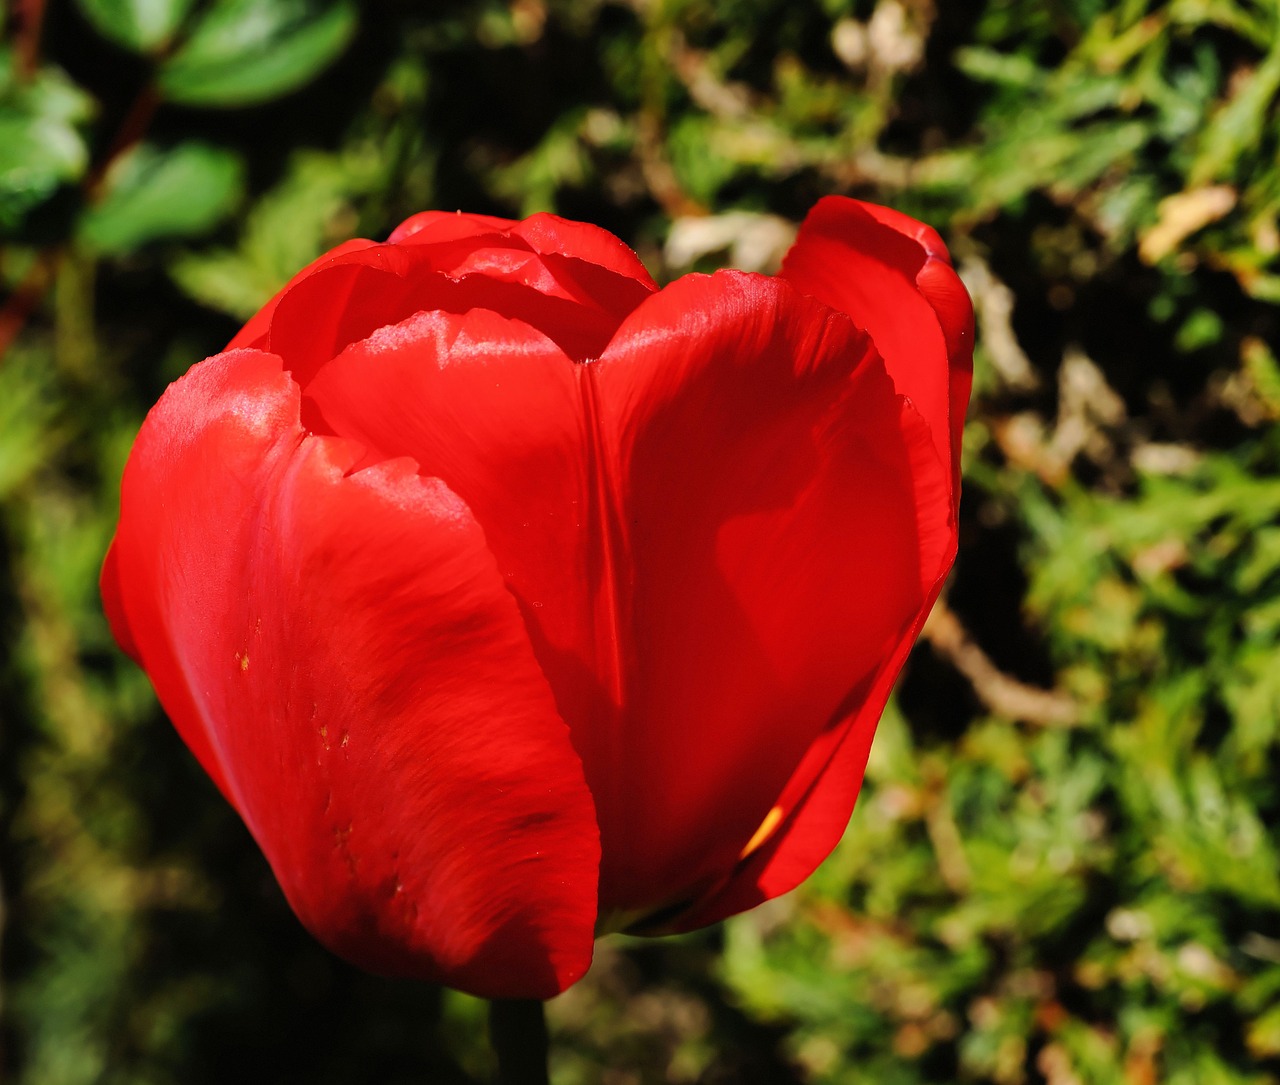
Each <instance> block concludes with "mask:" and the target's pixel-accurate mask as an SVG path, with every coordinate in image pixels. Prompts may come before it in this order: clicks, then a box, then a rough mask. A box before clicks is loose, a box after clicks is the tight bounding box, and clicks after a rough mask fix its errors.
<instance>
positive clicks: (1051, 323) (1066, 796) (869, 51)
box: [0, 0, 1280, 1085]
mask: <svg viewBox="0 0 1280 1085" xmlns="http://www.w3.org/2000/svg"><path fill="white" fill-rule="evenodd" d="M1278 96H1280V9H1278V8H1277V6H1276V4H1275V3H1274V2H1273V0H1167V2H1161V0H1120V2H1115V3H1109V2H1104V0H1054V2H1044V0H981V2H979V0H975V2H974V3H972V4H942V3H940V2H936V3H935V2H932V0H723V2H719V3H715V4H712V3H710V2H709V0H610V2H604V0H510V2H506V0H482V2H479V3H464V2H461V0H454V2H441V3H438V4H433V5H415V4H411V3H399V4H397V3H386V4H380V5H366V6H362V7H357V6H356V5H354V4H353V3H349V2H343V0H333V2H322V0H314V2H312V0H205V2H193V0H76V2H75V3H74V4H73V3H70V2H60V0H48V3H47V5H46V4H44V3H40V2H38V0H37V2H32V0H25V2H24V3H22V4H18V5H14V6H13V8H12V10H11V13H10V17H9V23H8V25H7V30H6V39H5V41H4V43H3V45H0V231H2V236H3V248H2V249H0V282H2V283H3V286H4V289H5V293H6V298H7V300H6V301H5V302H4V303H3V305H0V343H2V344H3V347H4V348H6V349H5V354H4V359H3V362H2V363H0V510H2V511H0V565H2V567H3V570H4V572H3V575H2V576H0V630H2V631H3V641H2V642H0V643H3V645H4V651H3V653H2V654H0V726H2V730H0V781H2V785H0V827H2V829H3V833H2V836H0V839H2V840H3V847H2V850H0V891H2V896H0V902H2V905H3V907H2V909H0V916H2V917H3V924H4V926H3V942H2V943H0V1043H2V1044H3V1047H2V1050H0V1076H2V1077H3V1078H4V1079H5V1080H12V1081H14V1082H15V1083H21V1085H88V1083H91V1082H105V1083H125V1082H128V1083H130V1085H135V1083H146V1085H152V1083H154V1085H198V1083H201V1082H223V1081H227V1080H237V1081H239V1080H258V1079H261V1080H264V1081H271V1082H296V1083H303V1082H305V1083H325V1082H334V1083H336V1082H351V1081H380V1082H406V1083H407V1082H419V1081H432V1082H443V1083H448V1082H472V1081H477V1080H483V1079H484V1078H485V1076H486V1075H487V1074H488V1073H489V1070H490V1066H489V1061H488V1060H489V1056H488V1054H487V1049H486V1045H485V1041H484V1028H483V1008H482V1006H481V1005H480V1004H479V1003H477V1002H475V1001H474V1000H472V999H468V998H465V997H463V996H460V995H455V994H451V993H447V992H439V991H435V990H431V989H428V988H423V987H417V986H413V985H407V984H392V983H387V982H383V981H380V980H377V979H374V978H371V977H366V976H363V975H360V974H358V973H356V972H354V971H353V970H351V969H349V968H347V967H346V966H345V965H343V964H341V963H340V962H337V961H335V960H333V959H332V958H331V957H329V956H328V955H327V954H326V953H325V952H324V951H323V950H320V949H319V948H318V947H316V946H315V945H314V944H313V943H312V942H311V941H310V940H309V939H308V937H307V936H306V935H305V934H304V933H303V932H302V931H301V929H300V928H299V927H298V926H297V924H296V922H295V921H294V920H293V919H292V917H291V916H290V914H289V913H288V910H287V908H286V907H285V906H284V904H283V902H282V900H281V898H280V895H279V892H278V890H277V889H276V888H275V887H274V884H273V883H272V881H271V879H270V876H269V873H268V871H267V870H266V867H265V864H264V863H263V861H262V860H261V858H260V857H259V856H258V854H257V853H256V851H255V850H254V848H253V846H252V843H251V841H250V840H249V839H248V836H247V834H246V833H245V831H244V829H243V828H242V827H241V826H240V825H239V823H238V822H237V820H236V819H235V817H234V816H233V815H232V814H231V813H230V811H229V810H228V809H227V808H226V807H225V804H223V803H222V801H221V800H220V799H219V798H218V796H217V795H216V793H215V792H214V789H213V787H212V785H210V784H209V783H208V782H207V781H206V780H205V779H204V778H203V777H202V776H201V774H200V773H199V771H198V770H197V769H196V767H195V765H194V763H193V761H192V759H191V758H190V757H189V756H188V755H187V754H186V753H185V751H184V750H183V749H182V748H181V745H180V743H179V742H178V740H177V739H176V737H175V736H174V735H173V734H172V733H171V731H170V729H169V728H168V725H167V724H166V722H165V721H164V719H163V717H162V715H161V714H160V713H159V711H158V709H157V708H156V706H155V703H154V700H153V698H152V695H151V693H150V690H149V686H148V684H147V682H146V680H145V678H144V677H143V676H142V675H141V674H139V672H138V671H137V670H136V669H135V668H134V667H133V666H132V665H131V664H129V663H128V662H127V661H125V660H124V659H123V658H122V657H121V656H120V654H119V653H118V652H117V651H116V650H115V648H114V647H113V645H112V643H111V640H110V637H109V634H108V632H107V629H106V625H105V621H104V619H103V617H102V615H101V613H100V610H99V605H98V602H97V595H96V586H95V581H96V574H97V567H98V562H99V560H100V558H101V555H102V553H103V550H104V548H105V545H106V542H107V540H108V538H109V535H110V532H111V529H112V525H113V521H114V514H115V501H116V493H117V484H118V478H119V474H120V470H121V467H122V465H123V462H124V458H125V456H126V454H127V451H128V447H129V443H130V440H131V438H132V436H133V434H134V433H135V432H136V429H137V426H138V424H139V423H140V421H141V418H142V416H143V414H144V413H145V411H146V409H147V408H148V406H149V405H150V404H151V403H152V402H154V400H155V398H156V397H157V396H158V394H159V392H160V391H161V390H162V389H163V387H164V385H165V383H166V382H167V381H168V380H171V379H173V378H174V377H176V376H178V375H179V374H180V373H181V372H183V371H184V370H185V369H186V368H187V367H188V366H189V365H190V364H191V363H193V362H194V361H196V360H198V359H199V358H201V357H203V356H205V355H207V354H210V353H212V352H214V351H216V350H218V349H220V347H221V346H222V345H223V344H224V343H225V342H226V340H227V339H228V338H229V337H230V335H231V334H232V333H233V332H234V331H235V329H236V327H237V324H238V322H239V321H241V320H243V319H244V318H245V317H246V316H248V315H249V314H251V313H252V312H253V311H254V310H255V308H256V307H257V306H258V305H259V304H261V302H262V301H263V300H264V299H265V298H267V297H268V296H269V295H270V294H271V293H272V292H273V291H274V290H275V289H277V288H278V286H279V285H280V284H281V283H282V282H283V281H284V280H285V279H286V278H287V277H288V276H289V275H290V274H291V273H292V272H293V271H295V270H297V268H298V267H300V266H301V265H302V264H304V263H306V262H307V261H308V260H310V259H312V258H314V257H315V256H316V255H318V254H319V253H321V252H323V251H324V250H325V249H326V248H328V247H330V246H332V245H333V244H335V243H337V242H339V241H341V240H344V239H345V238H347V237H350V236H353V235H356V234H363V235H366V236H381V235H385V234H386V232H387V231H388V230H389V229H390V228H391V227H392V226H393V225H394V224H395V223H396V222H397V221H399V220H400V219H401V218H403V217H405V216H406V215H408V214H410V213H412V212H414V211H417V210H420V209H422V208H425V207H442V208H450V207H461V208H465V209H468V210H473V211H489V212H495V213H499V214H508V215H516V214H524V213H527V212H531V211H534V210H539V209H552V210H555V211H558V212H560V213H562V214H566V215H569V216H571V217H577V218H584V219H589V220H592V221H596V222H599V223H600V224H602V225H604V226H606V227H608V228H610V229H613V230H614V231H615V232H617V233H619V234H620V235H621V236H622V237H624V238H625V239H627V240H628V241H629V242H630V243H631V244H632V245H634V246H635V247H636V248H637V250H638V251H639V252H640V254H641V255H642V256H643V257H644V259H645V260H646V261H647V262H648V263H649V265H650V267H651V269H652V270H653V271H654V272H655V274H657V275H658V276H659V277H660V278H664V279H665V278H670V277H672V276H674V275H677V274H680V273H682V272H684V271H686V270H688V269H690V268H698V269H705V268H708V267H713V266H717V265H719V264H721V263H724V262H732V263H736V264H738V265H739V266H745V267H749V268H757V269H765V270H769V269H771V268H772V267H773V266H774V264H775V263H776V260H777V258H778V256H779V254H780V253H781V252H782V251H783V250H785V247H786V245H787V244H788V241H789V238H790V236H791V232H792V231H793V229H794V223H795V222H797V221H798V220H799V218H800V217H802V216H803V214H804V212H805V210H806V209H807V208H808V207H809V206H810V205H811V204H812V203H813V202H814V201H815V200H816V199H817V198H818V197H819V196H821V195H823V194H825V193H828V192H845V193H851V194H855V195H859V196H862V197H865V198H869V199H874V200H878V201H881V202H884V203H890V204H893V205H894V206H897V207H900V208H901V209H903V210H905V211H908V212H910V213H913V214H916V215H919V216H921V217H924V218H927V219H928V220H929V221H931V222H933V223H934V224H935V225H937V226H938V227H939V229H940V230H941V231H942V232H943V233H944V235H945V236H946V238H947V240H948V242H949V244H950V245H951V247H952V251H953V253H954V254H955V256H956V258H957V262H958V264H959V266H960V267H961V270H962V273H963V275H964V277H965V279H966V281H967V282H968V284H969V286H970V288H971V290H972V292H973V294H974V296H975V300H976V303H977V312H978V319H979V330H980V345H979V351H978V359H977V366H978V371H977V390H976V396H975V402H974V407H973V409H972V411H971V414H970V422H969V426H968V429H967V432H966V436H965V443H966V451H967V463H966V492H965V504H964V510H963V514H962V515H963V538H962V551H961V556H960V559H959V562H958V564H957V569H956V573H955V576H954V577H953V580H952V583H951V586H950V589H949V592H948V595H947V598H946V603H945V606H944V607H943V608H941V609H940V611H939V612H938V614H937V615H935V618H934V619H933V620H931V623H930V625H929V627H928V629H927V631H926V635H925V638H924V640H923V641H922V643H921V645H920V647H919V649H918V650H917V652H916V653H915V655H914V656H913V658H912V661H911V663H910V665H909V668H908V671H907V673H906V675H905V677H904V680H903V682H902V683H901V684H900V688H899V691H898V695H897V698H896V701H895V703H894V705H893V706H891V709H890V711H889V712H888V713H887V715H886V718H885V720H884V723H883V724H882V726H881V730H880V734H879V736H878V738H877V741H876V746H875V750H874V752H873V757H872V762H871V766H870V770H869V776H868V783H867V786H866V788H865V790H864V794H863V797H862V799H861V801H860V804H859V807H858V809H857V811H856V812H855V814H854V819H853V824H852V826H851V829H850V831H849V833H848V834H847V836H846V838H845V840H844V842H843V843H842V844H841V845H840V847H839V848H838V850H837V852H836V853H835V855H834V856H833V857H832V858H831V859H830V860H829V861H828V862H827V863H826V865H825V866H824V867H823V868H822V869H821V870H820V871H819V873H818V874H817V875H816V876H815V877H814V878H813V879H812V880H811V881H810V882H809V883H808V884H807V885H806V886H805V887H804V888H802V889H801V890H800V891H798V892H796V893H794V894H792V895H790V896H789V897H787V898H785V899H783V900H781V901H777V902H774V903H772V904H770V905H768V906H766V907H764V908H762V909H759V910H757V911H756V912H754V913H752V914H749V915H746V916H742V917H738V918H737V919H735V920H733V921H731V922H729V923H727V924H725V925H724V926H723V928H721V929H718V930H713V931H709V932H702V933H699V934H697V935H693V936H688V937H685V938H682V939H676V940H669V941H665V942H640V941H631V940H624V939H613V940H610V941H606V942H604V943H602V944H601V945H600V946H599V948H598V958H597V963H596V966H595V968H594V969H593V971H592V973H591V975H590V976H589V977H588V979H587V980H586V981H584V982H583V983H582V984H580V985H579V986H577V987H576V988H574V989H572V990H571V991H570V992H569V993H567V994H566V995H564V996H562V997H561V998H560V999H558V1000H556V1001H555V1002H553V1003H552V1005H551V1020H552V1026H553V1030H554V1036H555V1053H554V1069H555V1073H556V1080H557V1081H558V1082H563V1083H565V1085H577V1083H583V1085H586V1083H590V1082H609V1083H617V1085H622V1083H630V1082H635V1083H650V1082H655V1083H656V1082H676V1083H679V1082H688V1083H693V1082H699V1083H705V1085H712V1083H748V1082H750V1083H774V1082H780V1083H786V1082H812V1083H824V1085H826V1083H829V1085H838V1083H849V1085H862V1083H870V1082H874V1083H877V1085H914V1083H925V1082H936V1083H944V1082H981V1083H994V1085H1022V1083H1037V1082H1043V1083H1046V1085H1091V1083H1094V1082H1097V1083H1116V1085H1154V1083H1156V1082H1169V1083H1172V1085H1219V1083H1220V1085H1261V1083H1264V1082H1277V1081H1280V863H1278V861H1277V860H1278V858H1280V857H1278V854H1277V852H1278V851H1280V839H1278V835H1277V826H1278V825H1280V746H1278V745H1277V728H1278V726H1280V725H1278V723H1277V721H1278V720H1280V477H1278V468H1280V427H1278V426H1277V421H1278V420H1280V364H1278V363H1277V358H1276V352H1277V349H1280V346H1278V345H1280V309H1278V308H1277V306H1278V305H1280V227H1278V226H1277V216H1278V214H1280V103H1278Z"/></svg>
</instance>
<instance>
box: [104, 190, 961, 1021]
mask: <svg viewBox="0 0 1280 1085" xmlns="http://www.w3.org/2000/svg"><path fill="white" fill-rule="evenodd" d="M972 342H973V339H972V312H971V308H970V304H969V299H968V296H967V295H966V293H965V291H964V288H963V287H962V286H961V284H960V281H959V279H958V278H957V277H956V275H955V273H954V272H953V271H952V269H951V267H950V264H949V262H948V257H947V253H946V250H945V248H944V247H943V245H942V243H941V242H940V241H939V239H938V237H937V235H936V234H935V233H934V232H933V231H932V230H930V229H929V228H928V227H927V226H922V225H920V224H919V223H917V222H914V221H913V220H911V219H909V218H906V217H905V216H903V215H901V214H898V213H897V212H894V211H889V210H886V209H885V208H881V207H875V206H872V205H869V204H862V203H858V202H855V201H853V200H849V199H843V198H834V197H833V198H829V199H826V200H823V201H822V202H821V203H820V204H819V205H818V206H817V207H816V208H815V209H814V211H813V212H812V213H811V214H810V215H809V217H808V219H807V220H806V221H805V223H804V225H803V227H802V228H801V231H800V235H799V240H798V241H797V242H796V245H795V247H794V248H793V249H792V251H791V253H790V255H789V256H788V257H787V259H786V262H785V264H784V265H783V269H782V272H781V274H780V275H778V276H777V277H772V278H771V277H767V276H763V275H754V274H744V273H740V272H721V273H718V274H716V275H711V276H704V275H689V276H687V277H685V278H682V279H680V280H678V281H676V282H674V283H672V284H671V285H670V286H667V287H665V288H664V289H662V290H658V289H657V288H656V287H655V286H654V283H653V282H652V280H651V279H650V278H649V276H648V274H647V273H646V272H645V269H644V268H643V267H642V266H641V264H640V262H639V261H638V260H637V259H636V257H635V255H634V253H632V252H631V251H630V250H629V249H628V248H626V247H625V246H624V245H623V244H622V243H621V242H620V241H618V240H617V239H616V238H614V237H613V236H612V235H610V234H608V233H605V232H604V231H602V230H600V229H597V228H596V227H593V226H587V225H583V224H580V223H574V222H567V221H565V220H563V219H559V218H556V217H554V216H551V215H535V216H534V217H533V218H531V219H528V220H526V221H524V222H509V221H506V220H502V219H496V218H488V217H484V216H479V215H462V214H457V215H451V214H442V213H435V212H428V213H425V214H421V215H416V216H414V217H413V218H411V219H409V220H408V221H407V222H405V223H404V224H403V225H402V226H400V227H399V228H398V229H397V230H396V231H395V232H394V233H393V234H392V235H391V237H390V239H389V240H388V241H387V242H386V243H385V244H375V243H373V242H370V241H352V242H348V243H347V244H345V245H341V246H339V247H338V248H337V249H335V250H334V251H333V252H331V253H329V254H328V255H327V256H325V257H323V258H322V259H320V260H319V261H317V262H316V263H314V264H312V265H311V266H310V267H308V268H307V269H305V270H304V271H303V272H301V273H300V274H299V275H298V276H297V277H296V278H295V279H294V280H293V281H292V282H291V283H290V284H289V285H288V286H287V287H285V289H284V290H283V291H281V293H280V294H279V295H277V296H276V297H275V298H274V299H273V300H272V301H271V302H270V303H268V304H267V306H266V307H265V308H264V309H263V310H262V312H260V313H259V314H258V315H257V316H255V317H254V318H253V319H252V320H251V321H249V323H248V324H247V325H246V327H245V328H244V330H243V331H242V332H240V334H239V335H237V336H236V338H235V339H234V340H233V341H232V343H231V344H230V346H229V347H228V349H227V350H226V351H224V352H223V353H221V354H218V355H216V356H214V357H213V358H210V359H208V360H207V361H204V362H202V363H200V364H199V365H197V366H195V367H194V368H193V369H192V370H191V371H190V372H189V373H187V375H186V376H184V377H183V378H182V379H181V380H179V381H177V382H175V383H174V384H173V385H172V386H171V387H170V388H169V390H168V391H167V392H166V393H165V394H164V396H163V397H162V398H161V400H160V402H159V403H158V404H157V405H156V407H155V408H154V409H153V410H152V411H151V413H150V414H149V415H148V417H147V420H146V422H145V423H144V424H143V426H142V431H141V433H140V434H139V435H138V441H137V444H136V445H135V447H134V449H133V453H132V455H131V457H130V459H129V463H128V466H127V467H126V469H125V475H124V483H123V494H122V500H121V503H122V511H121V516H120V525H119V529H118V532H117V535H116V539H115V542H114V544H113V545H112V548H111V552H110V553H109V554H108V556H107V560H106V564H105V567H104V570H103V577H102V591H103V596H104V599H105V601H106V607H107V612H108V614H109V617H110V620H111V625H112V629H113V630H114V632H115V635H116V637H117V639H118V640H119V641H120V643H121V645H123V646H124V647H125V648H126V650H127V651H128V652H129V653H130V654H131V655H132V656H133V657H134V658H135V659H137V660H138V661H139V663H141V665H142V666H143V667H144V668H145V669H146V671H147V673H148V674H149V675H150V676H151V679H152V682H153V683H154V685H155V688H156V691H157V693H158V695H159V697H160V701H161V703H162V704H163V705H164V708H165V710H166V711H167V712H168V714H169V715H170V717H171V718H172V719H173V721H174V724H175V725H176V726H177V728H178V730H179V732H181V734H182V737H183V739H184V740H185V741H186V742H187V744H188V745H189V746H190V747H191V749H192V750H193V751H194V753H195V755H196V756H197V757H198V758H199V759H200V762H201V763H202V764H203V766H204V768H205V769H206V770H207V771H208V773H209V775H210V776H212V777H213V779H214V780H215V781H216V782H217V784H218V786H219V788H221V790H222V792H223V794H225V795H226V797H227V799H228V800H229V801H230V802H231V803H232V804H233V805H234V806H235V808H236V810H238V811H239V813H240V814H241V816H242V817H243V818H244V820H245V822H246V823H247V824H248V826H249V828H250V830H251V831H252V832H253V835H254V836H255V837H256V839H257V841H258V843H259V844H260V845H261V847H262V850H263V851H264V852H265V854H266V856H267V859H268V860H269V861H270V863H271V866H272V868H273V869H274V871H275V874H276V876H277V877H278V879H279V881H280V885H281V887H282V888H283V890H284V893H285V895H286V896H287V898H288V900H289V902H290V904H291V905H292V906H293V908H294V910H295V911H296V912H297V914H298V916H299V917H300V918H301V920H302V922H303V923H304V924H305V925H306V926H307V927H308V928H309V929H310V930H311V931H312V932H314V933H315V935H316V936H317V937H319V938H320V939H321V940H322V941H323V942H324V943H325V944H326V945H328V946H329V947H331V948H332V949H333V950H334V951H335V952H337V953H339V954H341V955H342V956H344V957H346V958H348V959H349V960H351V961H353V962H355V963H357V964H360V965H362V966H365V967H367V968H369V969H371V970H373V971H376V972H381V973H386V974H396V975H407V976H416V977H421V978H424V979H428V980H432V981H439V982H442V983H446V984H450V985H452V986H455V987H459V988H462V989H464V990H467V991H471V992H474V993H477V994H481V995H485V996H489V997H546V996H549V995H552V994H554V993H556V992H558V991H561V990H563V989H564V988H565V987H567V986H568V985H569V984H571V983H573V982H574V981H575V980H577V979H578V978H579V977H581V976H582V974H583V973H584V972H585V970H586V968H587V966H588V964H589V963H590V959H591V948H592V941H593V938H594V936H595V934H597V933H600V932H602V931H606V930H617V929H621V928H628V929H633V930H637V931H642V932H650V933H656V932H663V931H679V930H687V929H690V928H693V927H696V926H700V925H703V924H707V923H712V922H714V921H716V920H719V919H721V918H723V917H725V916H727V915H731V914H733V913H735V912H739V911H742V910H744V909H747V908H750V907H752V906H753V905H755V904H758V903H760V902H761V901H764V900H767V899H768V898H770V897H774V896H776V895H778V894H780V893H783V892H786V891H787V890H789V889H791V888H793V887H794V886H795V885H797V884H798V883H799V882H800V881H802V880H803V879H804V878H805V877H807V876H808V874H809V873H810V872H811V871H812V870H813V868H814V867H815V866H816V865H817V864H818V863H819V862H820V861H821V860H822V859H823V857H824V856H825V855H826V854H827V853H828V852H829V851H830V850H831V848H832V847H833V846H834V845H835V843H836V841H837V840H838V839H839V837H840V834H841V833H842V831H843V829H844V826H845V824H846V822H847V821H848V818H849V814H850V811H851V810H852V808H853V802H854V799H855V797H856V795H857V792H858V787H859V784H860V782H861V778H862V772H863V765H864V762H865V760H866V757H867V751H868V748H869V745H870V742H871V736H872V732H873V731H874V728H875V724H876V721H877V719H878V717H879V715H880V712H881V710H882V708H883V706H884V703H885V699H886V697H887V696H888V692H889V688H890V685H891V683H892V682H893V680H894V677H895V676H896V674H897V673H898V671H899V669H900V668H901V666H902V663H903V660H904V658H905V657H906V654H907V652H908V650H909V648H910V646H911V643H912V641H913V640H914V638H915V636H916V634H917V632H918V631H919V629H920V626H921V624H922V622H923V621H924V617H925V615H926V614H927V612H928V610H929V607H930V605H931V604H932V602H933V600H934V598H935V597H936V595H937V593H938V590H939V586H940V585H941V582H942V580H943V578H944V576H945V575H946V573H947V571H948V569H949V568H950V565H951V562H952V558H953V555H954V551H955V545H956V502H957V497H958V483H957V477H958V476H957V457H958V448H959V439H960V427H961V421H962V416H963V413H964V408H965V403H966V401H967V398H968V392H969V373H970V355H971V350H972Z"/></svg>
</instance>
